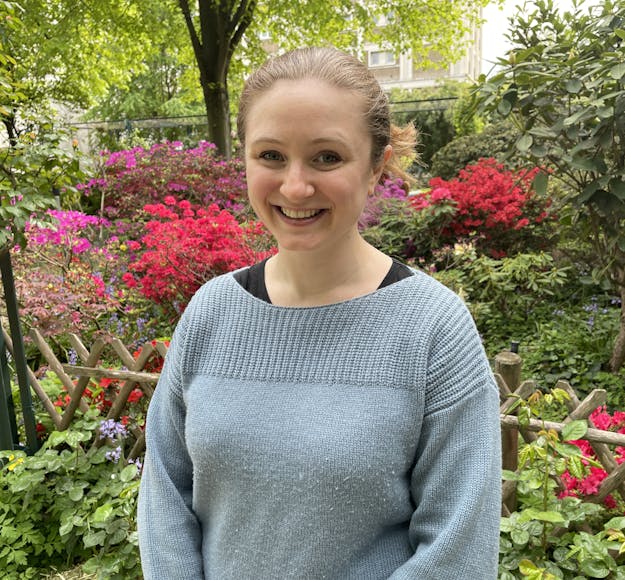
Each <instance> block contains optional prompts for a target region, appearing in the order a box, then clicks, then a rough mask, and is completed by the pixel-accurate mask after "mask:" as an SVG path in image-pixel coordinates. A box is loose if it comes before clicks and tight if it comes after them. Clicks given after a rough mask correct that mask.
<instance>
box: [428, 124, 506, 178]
mask: <svg viewBox="0 0 625 580" xmlns="http://www.w3.org/2000/svg"><path fill="white" fill-rule="evenodd" d="M517 137H518V131H517V130H516V129H515V128H514V126H513V125H512V124H511V123H508V122H501V123H495V124H493V125H489V126H487V127H486V128H485V129H484V130H483V131H482V132H481V133H475V134H470V135H465V136H462V137H458V138H457V139H454V140H453V141H451V142H450V143H448V144H447V145H445V146H444V147H442V148H441V149H439V150H438V151H436V152H435V153H434V155H433V156H432V165H431V168H430V173H431V174H432V175H435V176H437V177H442V178H443V179H451V178H452V177H454V176H456V175H457V174H458V172H459V171H460V170H461V169H464V167H466V166H467V165H469V164H473V163H476V162H477V161H478V160H479V159H482V158H486V157H494V158H495V159H497V161H500V162H502V163H506V161H508V157H509V152H510V149H511V147H512V146H513V145H514V143H515V141H516V140H517Z"/></svg>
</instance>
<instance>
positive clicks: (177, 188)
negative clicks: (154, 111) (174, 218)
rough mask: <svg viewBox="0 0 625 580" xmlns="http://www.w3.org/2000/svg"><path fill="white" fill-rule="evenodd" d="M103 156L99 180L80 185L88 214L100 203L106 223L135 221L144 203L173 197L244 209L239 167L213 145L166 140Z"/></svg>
mask: <svg viewBox="0 0 625 580" xmlns="http://www.w3.org/2000/svg"><path fill="white" fill-rule="evenodd" d="M102 156H103V158H104V160H105V161H104V167H103V174H104V175H103V177H98V178H94V179H91V180H90V181H88V182H87V183H84V184H82V185H80V186H79V188H80V189H81V190H82V191H83V193H84V196H85V200H86V203H88V205H90V206H91V208H92V209H91V211H92V213H95V212H96V211H97V210H99V208H100V206H101V205H102V207H103V208H104V215H105V217H107V218H109V219H117V218H124V219H134V218H136V217H137V214H138V212H140V211H141V208H142V207H143V206H144V205H145V204H154V203H161V202H163V200H164V199H165V197H167V196H171V195H175V196H177V197H179V198H181V199H187V200H189V201H191V202H192V203H194V204H198V205H205V206H206V205H210V204H212V203H216V204H217V205H218V206H219V207H221V208H227V209H230V210H232V211H241V210H242V209H243V207H244V204H245V200H246V186H245V175H244V172H243V164H242V162H241V161H239V160H237V159H233V160H231V161H226V160H225V159H222V158H221V157H219V156H218V155H217V154H216V153H215V146H214V145H213V144H212V143H207V142H206V141H202V142H200V144H199V145H198V146H197V147H195V148H192V149H184V148H183V146H182V144H181V143H179V142H173V143H170V142H165V143H159V144H156V145H153V146H152V147H151V148H150V149H148V150H146V149H144V148H142V147H135V148H133V149H129V150H123V151H117V152H115V153H109V152H103V153H102Z"/></svg>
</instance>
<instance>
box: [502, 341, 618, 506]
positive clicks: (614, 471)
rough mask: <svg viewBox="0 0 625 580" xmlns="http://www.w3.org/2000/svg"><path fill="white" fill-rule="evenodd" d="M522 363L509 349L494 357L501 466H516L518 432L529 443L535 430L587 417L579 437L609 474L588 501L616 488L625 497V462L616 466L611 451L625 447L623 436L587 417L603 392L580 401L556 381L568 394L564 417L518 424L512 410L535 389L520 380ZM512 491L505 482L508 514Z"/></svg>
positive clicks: (602, 400) (559, 429)
mask: <svg viewBox="0 0 625 580" xmlns="http://www.w3.org/2000/svg"><path fill="white" fill-rule="evenodd" d="M521 362H522V361H521V357H520V356H519V355H517V354H515V353H511V352H503V353H500V354H499V355H497V357H496V358H495V378H496V380H497V383H498V386H499V394H500V399H501V407H500V413H501V429H502V451H503V467H504V468H505V469H509V470H511V471H516V470H517V469H518V441H519V433H520V434H521V436H522V437H523V439H524V440H525V441H526V442H528V443H529V442H531V441H534V440H535V439H536V432H537V431H542V430H543V429H547V430H549V429H553V430H555V431H557V432H558V433H561V432H562V429H563V428H564V426H565V425H566V424H567V423H570V422H571V421H575V420H578V419H586V420H587V421H588V426H589V428H588V430H587V432H586V434H585V435H584V436H583V437H582V439H585V440H586V441H588V442H589V443H590V445H591V447H592V448H593V450H594V452H595V455H596V456H597V459H598V461H599V462H600V463H601V465H602V466H603V468H604V469H605V471H606V472H607V473H608V476H607V477H606V478H605V479H604V480H603V481H602V483H601V486H600V487H599V491H598V492H597V494H596V495H594V496H592V498H591V501H594V502H596V503H600V502H603V500H604V499H605V498H606V497H607V496H608V495H610V494H611V493H612V492H613V491H615V490H617V491H619V492H620V494H621V496H622V497H623V498H625V463H622V464H620V465H618V464H617V462H616V460H615V459H614V453H613V451H612V448H613V447H614V446H625V435H623V434H620V433H613V432H611V431H604V430H602V429H595V428H594V425H593V423H592V419H591V418H590V417H589V415H590V414H591V413H592V412H593V411H594V410H595V409H596V408H597V407H599V406H601V405H603V404H605V402H606V398H607V393H606V391H605V390H603V389H595V390H593V391H592V392H591V393H590V394H589V395H588V396H587V397H586V398H585V399H584V400H583V401H580V400H579V398H578V397H577V394H576V393H575V391H574V390H573V388H572V387H571V385H570V384H569V383H568V382H567V381H558V382H557V383H556V385H555V387H556V388H559V389H562V390H564V391H566V393H568V395H569V400H568V401H566V406H567V410H568V412H569V413H568V415H567V417H566V418H565V419H564V420H563V421H562V422H560V423H556V422H553V421H542V420H538V419H530V420H529V424H527V425H525V424H523V425H521V424H520V422H519V419H518V417H516V416H515V414H514V411H512V409H513V408H514V407H515V405H516V402H517V401H518V400H519V399H527V398H528V397H529V396H530V395H531V394H532V393H533V392H534V391H535V390H536V388H537V385H536V382H535V381H532V380H528V381H524V382H522V383H520V376H521ZM557 483H558V486H559V487H560V488H561V489H562V490H564V486H563V484H562V482H561V481H557ZM515 490H516V482H514V481H505V482H504V484H503V490H502V492H503V498H502V500H503V501H502V503H503V513H504V515H509V513H510V512H512V511H514V509H515V508H516V494H515Z"/></svg>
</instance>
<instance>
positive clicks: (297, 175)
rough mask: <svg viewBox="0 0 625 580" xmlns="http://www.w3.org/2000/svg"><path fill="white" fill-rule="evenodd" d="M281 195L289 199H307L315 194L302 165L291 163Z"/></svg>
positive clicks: (283, 181) (284, 178) (282, 185)
mask: <svg viewBox="0 0 625 580" xmlns="http://www.w3.org/2000/svg"><path fill="white" fill-rule="evenodd" d="M280 193H281V194H282V195H283V196H284V197H286V198H288V199H294V200H297V199H305V198H307V197H310V196H311V195H313V194H314V193H315V188H314V186H313V185H312V183H310V179H309V175H308V172H307V171H306V168H305V167H304V166H303V165H302V164H301V163H289V164H288V166H287V167H286V169H285V172H284V177H283V180H282V184H281V185H280Z"/></svg>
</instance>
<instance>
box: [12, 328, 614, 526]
mask: <svg viewBox="0 0 625 580" xmlns="http://www.w3.org/2000/svg"><path fill="white" fill-rule="evenodd" d="M2 332H3V334H4V340H5V341H6V345H7V347H8V349H9V352H11V353H12V343H11V338H10V336H9V335H8V334H7V332H6V331H5V330H4V329H2ZM29 337H30V338H31V340H32V342H33V344H34V345H36V347H37V348H38V349H39V351H40V352H41V354H42V356H43V358H44V359H45V361H46V363H47V365H46V366H47V367H48V368H49V370H50V371H52V372H54V373H55V374H56V375H57V377H58V378H59V380H60V381H61V383H62V385H63V386H64V387H65V389H66V390H67V393H68V395H69V402H68V403H67V405H66V406H65V408H64V409H63V411H62V413H59V411H58V409H57V407H56V406H55V405H54V403H53V402H52V401H51V400H50V398H49V397H48V395H47V394H46V392H45V390H44V388H43V387H42V385H41V384H40V381H39V379H38V378H37V375H38V373H35V372H33V371H31V370H29V377H28V379H29V382H30V386H31V388H32V390H33V391H34V392H35V394H36V395H37V397H38V398H39V400H40V401H41V404H42V405H43V408H44V409H45V410H46V411H47V412H48V414H49V415H50V417H51V419H52V421H53V423H54V426H55V428H56V429H58V430H64V429H67V428H68V427H69V426H70V425H71V422H72V420H73V418H74V416H75V414H76V411H77V410H79V409H80V410H81V411H85V410H87V408H88V405H87V402H86V401H85V399H84V397H83V394H84V391H85V389H86V388H87V386H88V385H89V382H90V380H91V379H102V378H109V379H113V380H116V381H119V382H120V387H119V393H118V395H117V397H116V398H115V400H114V401H113V402H112V405H111V407H110V409H109V410H108V413H107V415H106V418H107V419H115V420H119V419H120V417H121V416H122V415H123V414H124V411H125V410H126V408H127V406H128V398H129V397H130V394H131V393H132V392H133V391H134V389H136V388H140V389H141V390H142V391H143V393H144V395H145V396H146V397H147V400H148V401H149V400H150V398H151V397H152V394H153V392H154V386H155V384H156V382H157V381H158V377H159V375H158V373H152V372H146V371H145V370H144V369H145V367H146V365H148V363H150V362H151V361H152V360H153V359H154V357H163V358H164V357H165V354H166V353H167V345H166V344H165V343H163V342H156V343H150V342H149V343H146V344H144V345H143V346H142V347H141V348H140V349H139V352H138V354H137V355H136V356H135V357H133V355H132V354H131V353H130V352H129V351H128V350H127V349H126V347H125V346H124V345H123V344H122V343H121V341H119V340H118V339H114V340H112V341H110V342H108V343H107V342H104V341H103V340H101V339H98V340H96V341H95V342H94V344H93V345H92V346H91V348H90V349H87V348H86V347H85V345H84V344H83V343H82V342H81V340H80V338H79V337H78V336H77V335H74V334H72V335H69V337H68V338H69V341H70V343H71V345H72V347H73V349H74V350H75V351H76V354H77V357H78V359H79V361H80V363H81V364H67V363H62V362H61V361H59V360H58V358H57V357H56V355H55V354H54V352H53V350H52V348H51V347H50V346H49V345H48V343H47V342H46V340H45V339H44V337H43V336H42V335H41V334H40V333H39V332H38V331H37V330H36V329H32V330H31V331H30V333H29ZM105 352H106V355H107V357H106V358H107V360H109V361H111V360H113V358H117V359H118V360H119V361H120V364H119V365H115V366H123V368H124V370H119V368H104V367H102V366H99V365H100V364H101V362H100V361H101V360H102V355H103V354H105ZM521 364H522V360H521V357H520V356H519V355H518V354H515V353H512V352H502V353H500V354H498V355H497V356H496V357H495V365H494V374H495V379H496V381H497V384H498V387H499V393H500V401H501V406H500V420H501V430H502V454H503V467H504V469H508V470H510V471H517V470H518V468H519V466H518V446H519V436H520V437H522V438H523V439H524V440H525V441H527V442H531V441H534V440H535V439H536V437H537V435H536V433H537V432H539V431H541V430H543V429H554V430H555V431H557V432H558V433H560V432H562V429H563V428H564V426H565V425H566V424H567V423H569V422H570V421H573V420H577V419H587V420H588V423H589V428H588V430H587V432H586V434H585V435H584V436H583V437H582V439H585V440H587V441H588V442H589V443H590V445H591V446H592V448H593V450H594V452H595V454H596V456H597V459H598V461H599V462H600V463H601V464H602V466H603V468H604V469H605V471H606V472H607V473H608V476H607V477H606V478H605V479H604V480H603V482H602V483H601V486H600V487H599V490H598V492H597V494H596V495H595V496H593V497H592V501H596V502H602V501H603V500H604V499H605V498H606V497H607V496H608V495H609V494H610V493H612V492H613V491H615V490H617V491H619V492H620V493H621V496H622V497H623V498H625V463H622V464H620V465H619V464H617V462H616V461H615V459H614V454H613V451H612V448H613V447H614V446H624V447H625V435H623V434H619V433H614V432H610V431H604V430H601V429H595V428H594V425H593V424H592V420H591V419H590V418H589V415H590V414H591V413H592V412H593V411H594V410H595V409H596V408H597V407H599V406H600V405H603V404H605V402H606V391H604V390H601V389H595V390H593V391H592V392H591V393H590V394H589V395H588V396H587V397H586V398H585V399H584V400H583V401H580V400H579V398H578V397H577V394H576V393H575V391H574V390H573V388H572V387H571V385H570V384H569V383H568V382H566V381H558V382H557V383H556V385H555V386H556V387H557V388H560V389H563V390H564V391H566V392H567V393H568V395H569V400H568V401H566V405H567V408H568V411H569V413H568V416H567V417H566V418H565V419H564V420H563V421H562V422H559V423H556V422H551V421H543V420H537V419H530V420H529V423H527V424H526V423H523V424H521V423H520V422H519V418H518V417H517V416H516V415H515V407H516V403H517V401H518V400H519V399H527V398H528V397H529V396H530V395H531V394H532V393H533V392H534V391H535V390H536V388H537V384H536V382H535V381H532V380H526V381H523V382H521V380H520V377H521ZM132 434H133V435H134V438H135V443H134V446H133V447H132V449H131V451H130V453H129V455H128V459H131V458H135V457H138V456H139V455H141V454H142V453H143V451H144V449H145V438H144V433H143V431H142V430H141V429H140V428H138V427H135V428H133V431H132ZM557 483H558V485H560V486H561V487H562V489H564V486H562V483H561V482H559V481H558V482H557ZM515 490H516V483H515V482H514V481H505V482H504V483H503V488H502V491H503V497H502V511H503V513H504V515H507V514H509V513H510V512H512V511H514V510H515V508H516V494H515Z"/></svg>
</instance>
